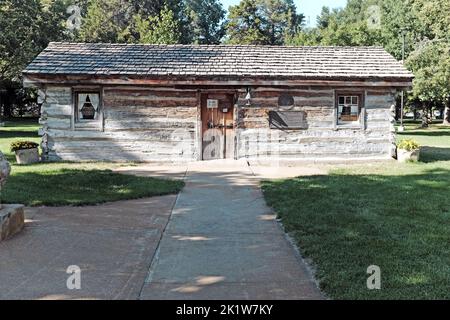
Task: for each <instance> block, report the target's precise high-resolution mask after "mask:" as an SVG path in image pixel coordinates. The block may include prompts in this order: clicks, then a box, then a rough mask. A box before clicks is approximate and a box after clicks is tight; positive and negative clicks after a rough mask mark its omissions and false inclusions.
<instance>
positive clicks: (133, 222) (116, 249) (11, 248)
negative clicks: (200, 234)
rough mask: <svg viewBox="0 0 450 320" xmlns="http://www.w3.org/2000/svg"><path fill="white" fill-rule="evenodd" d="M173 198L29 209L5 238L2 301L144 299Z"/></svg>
mask: <svg viewBox="0 0 450 320" xmlns="http://www.w3.org/2000/svg"><path fill="white" fill-rule="evenodd" d="M175 199H176V195H169V196H163V197H154V198H148V199H139V200H129V201H118V202H112V203H107V204H102V205H98V206H85V207H39V208H26V210H25V216H26V221H25V229H24V230H23V231H22V232H21V233H19V234H18V235H16V236H14V237H13V238H11V239H9V240H7V241H2V242H1V243H0V299H51V300H62V299H139V295H140V291H141V289H142V285H143V283H144V281H145V279H146V277H147V274H148V268H149V266H150V263H151V261H152V258H153V256H154V254H155V251H156V248H157V247H158V244H159V241H160V239H161V236H162V233H163V230H164V228H165V227H166V225H167V222H168V220H169V216H170V213H171V210H172V208H173V205H174V203H175ZM71 265H77V266H78V267H80V268H81V277H80V279H81V289H79V290H78V289H73V290H69V289H68V288H67V285H66V283H67V279H68V278H69V276H70V274H68V273H67V272H66V271H67V268H68V267H69V266H71Z"/></svg>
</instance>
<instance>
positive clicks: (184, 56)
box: [24, 42, 413, 81]
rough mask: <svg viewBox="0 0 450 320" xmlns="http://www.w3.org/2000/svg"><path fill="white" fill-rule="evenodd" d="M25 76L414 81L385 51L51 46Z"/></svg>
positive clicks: (242, 47) (248, 47) (335, 48)
mask: <svg viewBox="0 0 450 320" xmlns="http://www.w3.org/2000/svg"><path fill="white" fill-rule="evenodd" d="M24 74H25V75H27V74H28V75H48V76H49V75H93V76H100V77H101V76H109V77H111V76H136V77H167V76H170V77H180V78H182V77H202V78H203V77H212V76H213V77H217V76H226V77H235V78H239V77H264V78H290V79H292V78H306V79H349V78H359V79H393V80H400V81H410V80H411V79H412V78H413V75H412V74H411V73H410V72H409V71H408V70H406V69H405V68H404V67H403V65H402V64H401V63H400V62H399V61H397V60H395V59H394V58H393V57H392V56H391V55H390V54H389V53H387V52H386V51H385V50H384V49H383V48H381V47H293V46H246V45H238V46H234V45H233V46H229V45H141V44H92V43H56V42H53V43H50V44H49V46H48V47H47V48H46V49H45V50H44V51H43V52H41V53H40V54H39V55H38V56H37V57H36V59H35V60H34V61H33V62H32V63H31V64H30V65H28V67H27V68H26V69H25V70H24Z"/></svg>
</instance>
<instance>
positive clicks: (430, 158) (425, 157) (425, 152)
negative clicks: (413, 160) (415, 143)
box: [420, 147, 450, 163]
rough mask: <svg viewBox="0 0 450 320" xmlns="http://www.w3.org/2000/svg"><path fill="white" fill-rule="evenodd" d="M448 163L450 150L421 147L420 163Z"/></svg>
mask: <svg viewBox="0 0 450 320" xmlns="http://www.w3.org/2000/svg"><path fill="white" fill-rule="evenodd" d="M436 161H450V148H438V147H421V149H420V162H425V163H430V162H436Z"/></svg>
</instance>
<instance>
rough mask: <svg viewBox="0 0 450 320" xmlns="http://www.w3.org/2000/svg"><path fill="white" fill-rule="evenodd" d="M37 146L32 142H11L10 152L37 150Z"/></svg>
mask: <svg viewBox="0 0 450 320" xmlns="http://www.w3.org/2000/svg"><path fill="white" fill-rule="evenodd" d="M38 146H39V144H37V143H36V142H32V141H13V142H12V143H11V151H12V152H14V151H17V150H25V149H33V148H37V147H38Z"/></svg>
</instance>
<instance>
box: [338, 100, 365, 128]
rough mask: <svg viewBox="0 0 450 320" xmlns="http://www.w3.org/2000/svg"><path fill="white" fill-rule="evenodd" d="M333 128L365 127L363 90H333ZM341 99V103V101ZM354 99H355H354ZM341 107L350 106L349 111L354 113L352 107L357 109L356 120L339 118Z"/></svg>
mask: <svg viewBox="0 0 450 320" xmlns="http://www.w3.org/2000/svg"><path fill="white" fill-rule="evenodd" d="M335 96H336V98H335V101H336V103H335V128H336V129H340V128H343V129H345V128H350V129H365V126H366V119H365V118H366V115H365V107H364V105H365V96H366V94H365V92H361V91H355V92H353V91H336V92H335ZM342 99H343V103H342ZM355 100H356V101H355ZM343 107H349V108H351V111H350V112H351V113H354V111H353V110H354V109H355V108H357V110H358V117H357V119H356V120H354V121H351V120H348V121H346V120H344V121H343V120H341V119H340V116H339V115H340V110H341V108H343Z"/></svg>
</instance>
